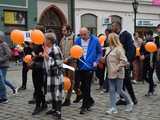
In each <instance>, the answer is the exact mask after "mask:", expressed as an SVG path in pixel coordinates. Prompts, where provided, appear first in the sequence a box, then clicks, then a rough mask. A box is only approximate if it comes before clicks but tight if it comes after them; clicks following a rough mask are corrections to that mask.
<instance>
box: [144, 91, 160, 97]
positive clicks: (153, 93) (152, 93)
mask: <svg viewBox="0 0 160 120" xmlns="http://www.w3.org/2000/svg"><path fill="white" fill-rule="evenodd" d="M156 95H157V94H156V93H155V92H148V93H147V94H145V96H146V97H149V96H156Z"/></svg>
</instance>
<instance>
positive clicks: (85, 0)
mask: <svg viewBox="0 0 160 120" xmlns="http://www.w3.org/2000/svg"><path fill="white" fill-rule="evenodd" d="M110 1H112V2H107V0H106V1H105V0H97V1H96V0H76V2H75V7H76V21H75V22H76V33H79V29H80V27H81V15H83V14H86V13H91V14H94V15H96V16H97V32H98V33H102V32H104V30H105V28H106V26H103V25H102V18H103V17H108V16H111V15H118V16H120V17H122V27H123V29H126V30H128V31H129V32H131V33H133V31H134V13H133V8H132V4H131V1H130V2H129V0H128V2H124V3H123V2H122V0H121V2H120V1H118V0H117V1H118V2H116V0H110ZM113 1H114V2H113ZM126 1H127V0H126ZM141 1H142V0H141ZM147 1H149V0H147ZM137 19H153V20H159V21H160V7H157V6H151V4H150V3H148V4H146V3H144V4H143V2H142V3H141V4H140V5H139V8H138V14H137Z"/></svg>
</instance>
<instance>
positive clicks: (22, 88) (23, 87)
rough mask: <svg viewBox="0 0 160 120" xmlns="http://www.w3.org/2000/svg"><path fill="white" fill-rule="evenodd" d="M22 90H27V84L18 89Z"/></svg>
mask: <svg viewBox="0 0 160 120" xmlns="http://www.w3.org/2000/svg"><path fill="white" fill-rule="evenodd" d="M22 90H26V87H25V86H22V87H20V88H19V89H18V91H22Z"/></svg>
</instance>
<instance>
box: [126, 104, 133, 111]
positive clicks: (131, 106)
mask: <svg viewBox="0 0 160 120" xmlns="http://www.w3.org/2000/svg"><path fill="white" fill-rule="evenodd" d="M133 106H134V105H133V103H131V104H128V105H127V107H126V109H125V112H132V110H133Z"/></svg>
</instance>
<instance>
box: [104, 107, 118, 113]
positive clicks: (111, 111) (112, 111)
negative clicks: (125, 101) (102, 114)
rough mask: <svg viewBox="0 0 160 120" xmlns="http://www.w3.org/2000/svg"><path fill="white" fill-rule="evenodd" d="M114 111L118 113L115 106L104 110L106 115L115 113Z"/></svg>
mask: <svg viewBox="0 0 160 120" xmlns="http://www.w3.org/2000/svg"><path fill="white" fill-rule="evenodd" d="M116 113H118V111H117V109H115V108H111V109H109V110H108V111H106V114H107V115H111V114H116Z"/></svg>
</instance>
